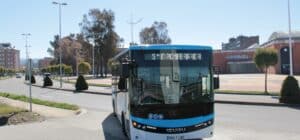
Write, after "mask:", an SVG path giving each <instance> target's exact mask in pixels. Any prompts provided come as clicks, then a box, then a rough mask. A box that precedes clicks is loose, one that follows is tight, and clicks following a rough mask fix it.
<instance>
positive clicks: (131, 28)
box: [128, 14, 143, 44]
mask: <svg viewBox="0 0 300 140" xmlns="http://www.w3.org/2000/svg"><path fill="white" fill-rule="evenodd" d="M142 20H143V19H142V18H140V19H139V20H137V21H133V16H132V14H131V18H130V21H129V22H128V24H130V32H131V43H132V44H134V38H133V32H134V31H133V26H134V25H136V24H138V23H140V22H141V21H142Z"/></svg>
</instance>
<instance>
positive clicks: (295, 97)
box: [280, 76, 300, 103]
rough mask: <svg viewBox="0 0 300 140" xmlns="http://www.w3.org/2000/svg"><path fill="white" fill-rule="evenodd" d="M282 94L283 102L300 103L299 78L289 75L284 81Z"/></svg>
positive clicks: (281, 100) (281, 99)
mask: <svg viewBox="0 0 300 140" xmlns="http://www.w3.org/2000/svg"><path fill="white" fill-rule="evenodd" d="M280 94H281V97H280V102H281V103H300V90H299V85H298V81H297V79H295V78H294V77H293V76H288V77H287V78H286V79H285V80H284V81H283V84H282V87H281V91H280Z"/></svg>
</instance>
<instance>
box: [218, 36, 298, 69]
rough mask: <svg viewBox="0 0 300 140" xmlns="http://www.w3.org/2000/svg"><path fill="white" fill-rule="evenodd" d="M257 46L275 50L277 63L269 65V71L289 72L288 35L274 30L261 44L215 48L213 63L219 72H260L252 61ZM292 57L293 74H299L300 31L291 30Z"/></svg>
mask: <svg viewBox="0 0 300 140" xmlns="http://www.w3.org/2000/svg"><path fill="white" fill-rule="evenodd" d="M222 45H223V44H222ZM257 48H274V49H276V51H277V54H278V63H277V64H276V65H275V66H274V67H270V69H269V73H274V74H289V71H290V58H289V36H288V33H284V32H274V33H273V34H272V35H271V36H270V37H269V39H268V41H267V42H265V43H263V44H261V45H251V46H249V47H248V48H244V49H242V50H237V49H236V50H215V51H214V53H213V55H214V56H213V57H214V61H213V65H214V66H215V67H217V68H218V71H219V72H220V73H228V74H230V73H259V72H262V71H261V70H259V69H258V68H257V67H256V65H255V63H254V54H255V50H256V49H257ZM292 59H293V72H294V74H300V32H292Z"/></svg>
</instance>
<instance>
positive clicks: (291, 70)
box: [288, 0, 294, 76]
mask: <svg viewBox="0 0 300 140" xmlns="http://www.w3.org/2000/svg"><path fill="white" fill-rule="evenodd" d="M288 18H289V53H290V76H293V75H294V73H293V48H292V35H291V34H292V33H291V32H292V31H291V11H290V0H288Z"/></svg>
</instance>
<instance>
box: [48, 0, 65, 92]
mask: <svg viewBox="0 0 300 140" xmlns="http://www.w3.org/2000/svg"><path fill="white" fill-rule="evenodd" d="M52 4H54V5H58V17H59V19H58V21H59V23H58V24H59V37H58V40H59V41H60V39H61V7H62V6H66V5H67V3H60V2H55V1H54V2H52ZM58 44H59V43H58ZM61 51H62V50H61V46H59V77H60V80H59V81H60V82H59V83H60V88H62V62H61V55H62V54H61V53H62V52H61Z"/></svg>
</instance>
